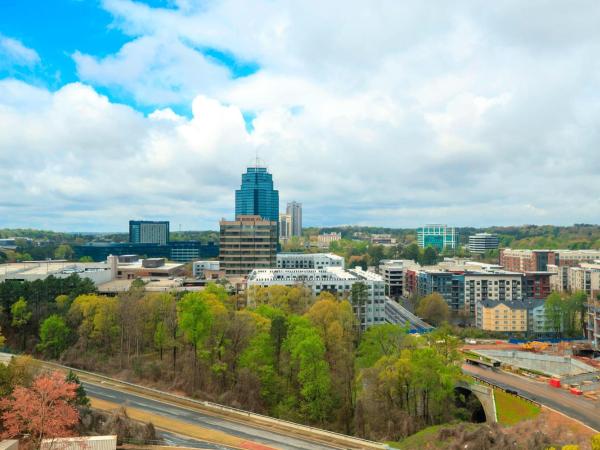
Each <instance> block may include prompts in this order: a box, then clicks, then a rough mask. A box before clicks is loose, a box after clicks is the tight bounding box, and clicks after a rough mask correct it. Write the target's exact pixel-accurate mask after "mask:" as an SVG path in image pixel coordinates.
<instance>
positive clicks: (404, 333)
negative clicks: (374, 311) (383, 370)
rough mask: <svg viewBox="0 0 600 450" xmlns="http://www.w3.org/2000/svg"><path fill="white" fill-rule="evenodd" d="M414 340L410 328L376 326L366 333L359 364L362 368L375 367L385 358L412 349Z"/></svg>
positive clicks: (359, 350)
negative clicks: (409, 332)
mask: <svg viewBox="0 0 600 450" xmlns="http://www.w3.org/2000/svg"><path fill="white" fill-rule="evenodd" d="M412 345H413V344H412V338H411V336H410V335H409V334H408V327H402V326H400V325H393V324H391V323H386V324H382V325H375V326H372V327H370V328H369V329H367V331H365V333H364V335H363V337H362V339H361V341H360V345H359V347H358V352H357V363H358V366H359V367H361V368H366V367H373V366H374V365H375V363H376V362H377V361H378V360H379V359H381V358H382V357H384V356H393V355H396V354H399V353H400V351H401V350H402V349H404V348H409V347H411V346H412Z"/></svg>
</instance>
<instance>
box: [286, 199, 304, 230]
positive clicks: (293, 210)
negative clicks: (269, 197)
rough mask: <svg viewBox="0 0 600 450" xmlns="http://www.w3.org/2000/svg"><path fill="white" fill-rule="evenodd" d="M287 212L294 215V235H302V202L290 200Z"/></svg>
mask: <svg viewBox="0 0 600 450" xmlns="http://www.w3.org/2000/svg"><path fill="white" fill-rule="evenodd" d="M286 213H287V214H288V215H290V216H291V217H292V236H302V203H298V202H289V203H288V204H287V208H286Z"/></svg>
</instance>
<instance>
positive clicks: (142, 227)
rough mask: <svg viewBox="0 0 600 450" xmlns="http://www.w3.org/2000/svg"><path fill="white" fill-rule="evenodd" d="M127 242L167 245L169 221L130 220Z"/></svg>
mask: <svg viewBox="0 0 600 450" xmlns="http://www.w3.org/2000/svg"><path fill="white" fill-rule="evenodd" d="M129 242H130V243H132V244H161V245H167V244H168V243H169V222H168V221H150V220H130V221H129Z"/></svg>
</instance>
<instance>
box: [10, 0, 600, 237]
mask: <svg viewBox="0 0 600 450" xmlns="http://www.w3.org/2000/svg"><path fill="white" fill-rule="evenodd" d="M599 22H600V5H598V3H597V2H594V1H586V0H583V1H581V2H577V3H576V4H564V3H562V2H558V1H556V2H530V3H527V4H526V5H524V4H523V3H522V2H519V1H517V0H515V1H512V0H509V1H507V2H502V3H501V4H494V5H493V7H489V8H486V9H485V10H482V9H481V8H477V7H476V6H474V5H473V4H472V3H471V2H468V1H464V2H463V1H459V2H453V3H452V4H450V3H448V2H443V1H441V0H440V1H439V2H433V3H430V4H423V3H422V2H416V1H415V2H393V1H389V2H388V1H383V2H379V3H377V6H376V7H375V6H374V5H373V4H370V3H369V2H353V1H350V2H348V1H342V0H332V1H330V2H326V3H323V2H318V1H316V0H315V1H312V0H307V1H306V2H301V3H300V2H294V1H291V0H290V1H281V2H272V1H270V0H254V1H253V2H247V1H243V0H211V1H199V0H172V1H145V2H142V1H135V0H102V1H95V0H48V1H38V0H3V1H2V2H0V227H35V228H48V229H55V230H82V231H85V230H89V231H105V230H124V229H125V228H126V224H127V221H128V220H129V219H131V218H147V219H169V220H171V221H172V222H173V223H174V224H177V226H178V225H179V224H181V226H182V228H187V229H215V228H217V224H218V220H219V219H220V218H221V217H231V215H232V214H233V192H234V190H235V189H236V188H237V186H238V185H239V182H240V174H241V173H242V172H243V171H244V168H245V166H246V165H247V164H248V163H249V162H250V161H251V160H252V159H253V157H254V155H255V153H256V152H258V153H259V154H260V155H261V157H262V159H264V160H266V161H267V163H268V166H269V169H270V170H271V171H272V172H273V175H274V180H275V184H276V186H277V188H279V190H280V198H281V201H282V207H283V206H284V205H285V202H287V201H291V200H296V201H300V202H302V203H303V204H304V217H305V221H306V224H307V225H324V226H327V225H335V224H372V225H384V226H392V227H394V226H396V227H415V226H418V225H420V224H422V223H425V222H441V223H449V224H452V225H457V226H467V225H473V226H485V225H492V224H496V225H508V224H523V223H539V224H544V223H552V224H570V223H574V222H587V223H598V222H599V220H600V182H599V181H598V177H597V173H598V171H599V170H600V153H599V152H598V151H597V148H598V146H599V144H600V137H599V135H598V133H597V129H598V126H599V125H600V123H598V120H599V119H598V117H600V99H599V96H598V94H597V93H598V92H600V70H599V69H600V67H599V66H598V64H599V63H598V62H597V57H596V55H597V54H598V51H599V50H600V36H599V35H598V33H597V24H598V23H599Z"/></svg>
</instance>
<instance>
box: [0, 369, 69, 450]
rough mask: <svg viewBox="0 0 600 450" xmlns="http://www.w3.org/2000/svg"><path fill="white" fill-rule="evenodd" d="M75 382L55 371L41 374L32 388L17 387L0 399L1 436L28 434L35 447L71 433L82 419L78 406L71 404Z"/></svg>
mask: <svg viewBox="0 0 600 450" xmlns="http://www.w3.org/2000/svg"><path fill="white" fill-rule="evenodd" d="M75 391H76V385H75V384H74V383H68V382H66V381H65V379H64V377H63V376H62V375H61V374H60V373H58V372H54V373H51V374H43V375H40V376H38V377H37V378H36V379H35V380H34V381H33V383H32V385H31V387H30V388H28V387H24V386H17V387H16V388H15V389H14V391H13V392H12V394H11V395H10V396H9V397H6V398H4V399H2V400H0V409H2V410H3V411H4V412H3V413H2V421H3V432H2V434H1V436H2V438H5V439H6V438H15V437H22V436H25V435H28V436H29V439H30V440H31V443H32V445H33V447H34V448H39V446H40V444H41V442H42V439H46V438H57V437H65V436H71V435H72V434H73V431H72V430H73V427H75V425H77V423H78V421H79V413H78V412H77V409H76V408H75V407H74V406H72V405H71V404H70V402H71V401H72V400H73V399H74V398H75V397H76V392H75Z"/></svg>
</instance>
